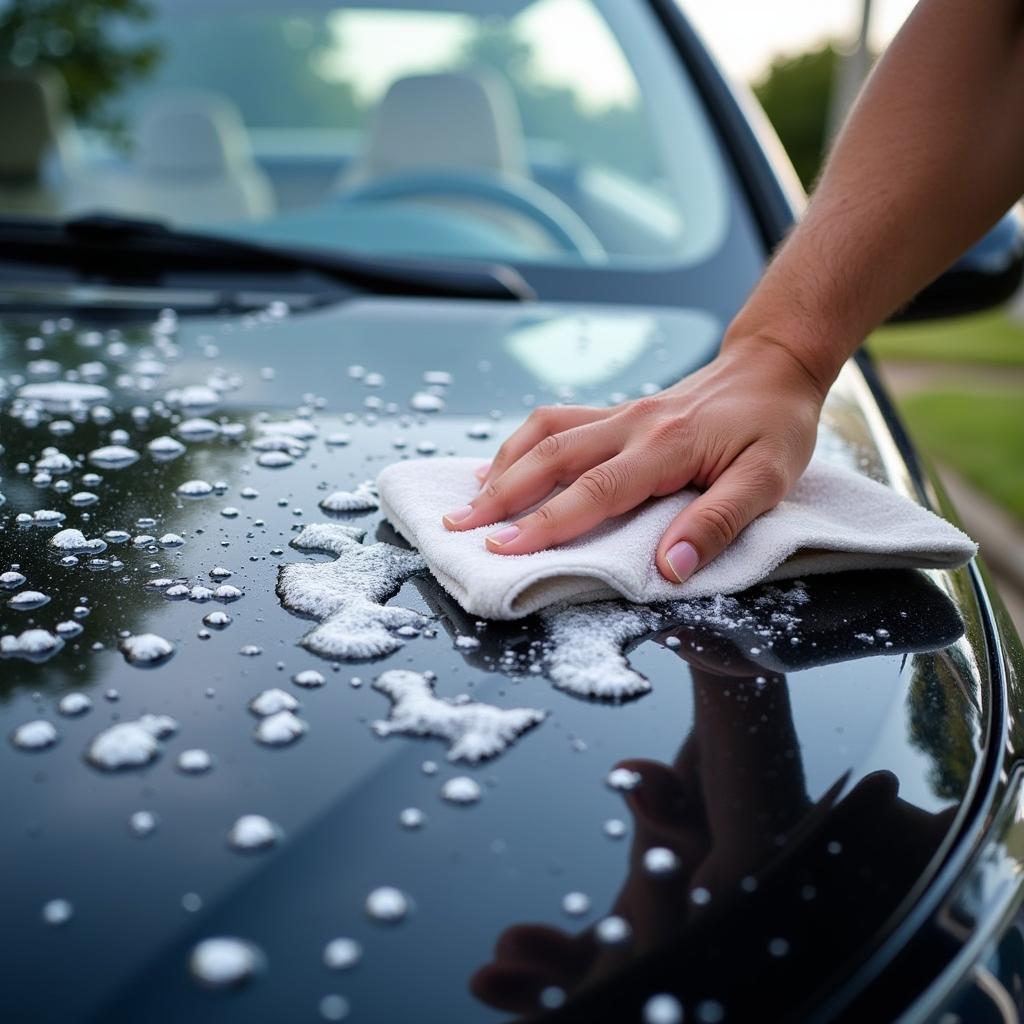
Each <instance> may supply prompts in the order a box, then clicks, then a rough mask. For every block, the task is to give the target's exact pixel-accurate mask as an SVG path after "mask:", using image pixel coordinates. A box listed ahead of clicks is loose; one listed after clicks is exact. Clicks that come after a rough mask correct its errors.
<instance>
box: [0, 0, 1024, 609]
mask: <svg viewBox="0 0 1024 1024" xmlns="http://www.w3.org/2000/svg"><path fill="white" fill-rule="evenodd" d="M682 2H683V7H684V9H685V10H686V12H687V13H688V15H689V16H690V18H691V20H692V21H693V23H694V24H695V26H696V27H697V29H698V31H699V32H700V33H701V34H702V35H703V36H704V37H705V39H706V40H707V42H708V43H709V45H710V48H711V50H712V52H713V53H714V54H716V55H717V57H718V59H719V61H720V62H721V63H722V64H723V65H724V67H725V68H726V70H727V71H728V72H729V73H730V74H731V76H732V77H733V78H734V79H735V80H736V81H739V82H745V83H748V84H749V85H750V86H751V87H752V88H753V91H754V93H755V95H756V96H757V98H758V100H759V101H760V103H761V104H762V106H763V107H764V109H765V111H766V113H767V115H768V117H769V119H770V120H771V122H772V123H773V124H774V126H775V128H776V130H777V132H778V134H779V136H780V138H781V141H782V143H783V145H784V147H785V148H786V150H787V152H788V154H789V156H790V159H791V160H792V162H793V165H794V167H795V169H796V171H797V174H798V175H799V177H800V178H801V180H802V181H803V183H804V185H805V186H806V187H808V188H810V187H811V185H812V184H813V182H814V179H815V176H816V175H817V173H818V171H819V168H820V166H821V163H822V159H823V155H824V153H825V152H826V150H827V146H828V142H829V139H830V137H831V136H832V135H833V133H834V132H835V130H836V128H837V126H838V125H839V124H841V122H842V119H843V116H844V114H845V113H846V111H847V109H848V107H849V105H850V102H851V101H852V99H853V97H854V96H855V95H856V92H857V89H858V88H859V86H860V84H861V83H862V81H863V80H864V78H865V76H866V75H867V74H868V72H869V71H870V68H871V65H872V63H873V61H874V60H875V59H876V58H877V56H878V54H880V53H881V52H882V51H883V50H884V48H885V46H886V44H887V43H888V41H889V40H890V39H891V38H892V36H893V35H894V34H895V32H896V31H898V29H899V27H900V25H901V24H902V22H903V21H904V20H905V18H906V17H907V16H908V15H909V14H910V12H911V10H912V8H913V0H828V2H827V3H819V4H808V3H806V2H805V0H774V2H773V3H771V4H764V3H755V2H752V0H682ZM321 6H322V7H323V9H324V13H322V14H321V15H319V16H317V17H312V16H305V15H303V16H299V15H297V14H295V13H294V10H293V9H292V8H290V7H289V6H288V5H281V4H277V5H267V4H260V3H253V4H238V3H234V2H227V0H225V2H223V3H217V4H214V5H211V4H209V3H197V2H195V0H177V2H176V3H174V4H167V3H162V2H160V0H0V137H2V138H5V139H9V138H14V137H16V138H18V139H19V140H20V144H19V145H18V146H6V147H5V148H4V151H2V152H0V211H3V212H7V211H13V212H27V213H44V214H51V213H52V214H71V213H75V212H80V211H83V210H88V209H94V208H96V207H97V206H101V207H111V208H114V209H116V210H118V211H119V212H125V213H132V214H138V215H143V216H166V217H169V218H170V219H172V220H175V221H179V222H184V223H188V222H189V221H190V220H191V221H192V222H193V223H199V224H202V225H203V226H209V221H210V219H211V217H213V218H214V219H216V217H221V218H227V219H229V220H232V221H233V222H236V223H239V224H241V223H246V224H248V225H249V226H250V228H251V231H250V234H252V233H254V232H255V231H257V230H262V226H263V225H265V224H268V223H270V222H275V223H277V222H280V223H292V224H297V223H300V222H299V221H298V220H293V221H290V222H289V221H287V218H285V219H284V220H282V218H281V217H279V216H277V217H276V221H275V216H276V215H280V214H282V213H288V214H289V215H291V213H292V212H293V211H296V212H297V213H301V211H302V210H304V209H313V208H314V207H313V205H312V200H313V199H315V198H317V197H322V195H323V194H326V192H327V190H329V189H332V188H333V189H337V188H339V187H353V186H356V187H357V186H358V183H359V181H360V180H363V179H365V176H366V174H367V172H368V171H369V170H372V168H369V167H367V166H366V162H365V160H364V161H363V165H360V163H359V153H360V152H361V151H363V150H365V148H366V140H367V139H369V140H370V143H371V144H372V142H373V138H372V132H371V124H372V117H373V114H374V111H376V110H378V109H379V108H380V107H381V106H382V104H383V102H384V100H385V99H386V98H387V96H388V92H389V89H390V88H391V86H393V85H394V84H395V83H396V82H398V81H399V80H404V81H413V80H415V76H416V75H428V76H429V75H431V74H434V75H435V77H443V74H446V73H449V72H452V71H454V72H458V71H460V69H463V68H465V67H473V68H477V67H484V68H488V67H489V68H492V69H495V70H497V71H499V72H500V77H501V78H502V79H503V80H504V81H505V82H506V83H508V85H509V86H511V92H510V93H509V96H510V98H511V100H512V101H513V102H514V104H515V105H516V107H517V108H518V115H517V116H518V117H519V118H521V121H522V126H523V133H522V134H523V136H524V137H526V138H527V141H528V142H529V143H531V146H532V148H531V146H528V149H529V152H528V153H527V157H528V158H529V160H530V161H531V164H532V165H533V166H534V167H535V168H541V169H543V168H545V167H546V168H548V170H549V171H550V173H551V175H552V176H553V178H552V180H555V177H557V174H558V173H559V170H558V168H559V166H560V163H559V161H560V160H562V157H563V156H564V153H565V152H568V153H571V155H572V157H573V159H574V160H575V161H577V163H579V164H581V165H584V166H590V167H593V168H595V169H598V170H599V172H600V173H601V174H602V175H604V176H605V179H606V180H607V182H610V183H611V185H612V186H613V187H615V188H618V189H619V193H618V194H619V195H620V196H624V197H626V198H629V200H630V201H629V203H628V204H626V205H631V206H632V207H633V208H641V207H643V208H646V209H647V210H648V211H650V212H651V217H650V218H649V219H650V220H651V221H652V222H653V221H655V220H656V221H659V222H661V223H664V224H670V223H672V222H673V220H674V219H677V218H676V214H677V213H678V211H676V210H673V208H672V206H671V203H669V202H668V196H669V193H668V190H667V189H663V188H662V178H663V177H664V175H663V168H662V167H661V165H660V163H659V157H658V153H657V151H656V147H654V146H653V145H652V143H651V138H650V136H649V132H648V130H647V127H646V125H645V122H644V119H643V116H642V112H641V100H642V97H640V96H639V93H638V87H637V83H636V80H635V79H634V78H633V76H632V74H631V73H630V68H629V65H628V62H625V61H624V60H623V57H622V53H621V52H620V50H619V49H618V47H617V45H616V41H615V39H614V37H612V36H611V35H610V34H609V33H608V31H607V27H606V26H605V25H604V23H603V22H602V21H601V19H600V18H599V17H597V16H596V14H595V12H594V10H592V9H591V5H590V4H588V3H584V2H583V0H544V2H539V3H534V4H533V5H532V6H531V7H530V9H529V10H527V11H526V12H525V13H524V14H522V15H521V16H520V17H517V18H515V19H511V20H509V19H501V18H493V17H489V16H480V17H472V16H470V15H467V14H466V13H461V14H460V13H452V12H451V11H447V10H444V9H443V5H439V8H438V9H437V10H421V11H414V12H409V11H402V10H398V9H395V7H396V5H391V4H389V3H382V4H380V5H378V6H379V9H374V5H373V4H368V3H365V2H364V3H360V4H353V5H345V4H343V3H341V2H339V3H338V4H336V5H329V4H328V5H321ZM397 6H398V7H400V6H401V5H397ZM426 6H427V7H429V5H426ZM603 6H604V7H607V6H608V5H606V4H605V5H603ZM486 7H487V4H482V5H481V11H484V9H485V8H486ZM484 13H486V12H484ZM200 15H201V16H200ZM226 38H230V40H231V46H230V47H228V48H226V47H225V39H226ZM570 42H571V45H569V43H570ZM226 55H227V56H226ZM439 72H440V73H442V74H441V75H440V76H438V73H439ZM282 82H288V83H289V88H287V89H282V88H281V87H280V84H281V83H282ZM186 88H187V90H189V91H188V92H187V94H186V93H181V94H178V93H176V92H175V90H182V89H186ZM172 95H173V96H176V97H177V98H176V99H175V100H174V101H173V102H171V101H169V100H168V97H170V96H172ZM499 99H500V97H499ZM283 126H287V127H286V128H285V127H283ZM407 128H408V126H407ZM443 128H444V126H443V125H439V126H435V128H433V129H432V131H442V130H443ZM536 139H540V140H542V141H543V143H544V144H543V145H538V144H533V143H532V141H531V140H536ZM545 146H546V147H547V148H545ZM559 147H560V148H561V151H563V152H560V150H559ZM321 153H322V154H329V159H328V158H327V157H325V159H324V160H322V161H319V163H318V158H319V154H321ZM345 153H350V154H354V155H353V156H352V157H351V160H350V161H349V162H348V163H344V166H343V170H342V172H341V174H339V171H338V167H339V164H338V154H345ZM256 155H258V157H259V159H258V160H257V159H256V158H255V156H256ZM385 155H386V154H385ZM300 158H301V159H300ZM514 158H515V156H514V154H513V156H512V157H509V159H514ZM346 159H347V158H346ZM539 173H540V172H539V171H538V174H539ZM182 183H184V185H183V184H182ZM631 183H632V184H631ZM637 183H642V184H643V185H644V186H646V187H647V194H646V195H644V194H642V193H641V191H640V190H639V189H637V188H636V185H637ZM630 188H632V189H633V190H634V191H633V192H632V193H630V192H628V191H623V189H630ZM211 211H215V213H214V214H211ZM684 213H685V211H684ZM307 223H308V221H307ZM353 230H355V228H354V227H353ZM379 234H380V229H379V226H378V225H374V229H373V231H372V232H370V233H369V236H368V237H369V238H373V237H377V236H378V235H379ZM253 236H254V237H255V235H253ZM369 244H370V242H369V240H368V241H367V245H369ZM674 244H675V243H674V241H673V240H672V239H671V238H669V239H666V240H664V241H661V240H659V239H658V238H657V237H656V236H655V235H654V234H651V233H648V235H646V236H644V239H643V241H642V242H637V243H636V244H634V245H633V248H632V249H630V248H629V246H627V245H625V244H624V247H623V250H622V252H621V253H613V254H612V255H613V256H614V257H615V258H620V257H621V259H622V260H623V261H627V262H628V261H629V260H635V259H640V258H642V259H652V258H659V257H661V258H667V257H668V256H672V255H677V256H678V255H680V253H681V252H682V250H678V251H677V250H676V249H673V248H672V246H673V245H674ZM868 345H869V347H870V350H871V352H872V353H873V354H874V355H875V356H876V357H877V359H878V360H879V361H880V362H881V364H882V366H883V371H884V375H885V377H886V379H887V381H888V383H889V385H890V387H891V389H892V391H893V393H894V394H895V396H896V397H897V400H898V402H899V404H900V406H901V408H902V409H903V412H904V413H905V416H906V420H907V422H908V423H909V425H910V429H911V432H912V433H913V434H914V436H915V437H916V439H917V440H918V442H919V444H920V445H921V446H922V448H923V450H924V451H925V452H926V453H928V454H929V455H930V457H931V458H932V459H934V460H935V462H936V463H937V465H938V467H939V469H940V471H941V473H942V475H943V477H944V479H945V480H946V482H947V486H948V488H949V490H950V491H951V492H952V495H953V498H954V501H955V503H956V504H957V506H958V507H959V509H960V511H961V514H962V515H963V517H964V519H965V521H966V522H967V524H968V527H969V528H970V529H971V530H972V532H973V533H974V534H975V536H976V537H977V538H978V539H979V540H980V541H981V542H982V544H983V547H984V548H985V552H986V556H987V558H988V560H989V562H990V564H992V565H993V566H994V567H995V568H996V569H997V571H998V572H999V574H1000V582H1001V589H1002V591H1003V593H1004V594H1005V595H1006V598H1007V600H1008V603H1009V604H1010V605H1011V606H1012V609H1013V610H1014V612H1015V613H1016V616H1017V618H1018V621H1019V622H1024V599H1022V597H1021V595H1022V594H1024V414H1022V409H1024V402H1022V390H1024V300H1022V301H1015V302H1012V303H1011V304H1010V305H1009V307H1008V308H1006V309H1003V310H1000V311H998V312H991V313H986V314H984V315H979V316H972V317H966V318H960V319H956V320H950V321H945V322H938V323H936V322H928V323H924V324H921V325H908V326H899V327H887V328H884V329H882V330H880V331H878V332H877V333H876V334H875V335H874V336H873V337H872V338H871V339H869V341H868Z"/></svg>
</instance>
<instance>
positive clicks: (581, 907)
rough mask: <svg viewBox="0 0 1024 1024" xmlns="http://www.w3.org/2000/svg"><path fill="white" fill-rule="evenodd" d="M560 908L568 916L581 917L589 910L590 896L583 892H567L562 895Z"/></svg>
mask: <svg viewBox="0 0 1024 1024" xmlns="http://www.w3.org/2000/svg"><path fill="white" fill-rule="evenodd" d="M562 910H564V911H565V912H566V913H567V914H568V915H569V916H570V917H582V916H583V915H584V914H586V913H588V912H589V911H590V897H589V896H588V895H587V894H586V893H583V892H567V893H566V894H565V895H564V896H563V897H562Z"/></svg>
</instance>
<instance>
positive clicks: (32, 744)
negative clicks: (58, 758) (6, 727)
mask: <svg viewBox="0 0 1024 1024" xmlns="http://www.w3.org/2000/svg"><path fill="white" fill-rule="evenodd" d="M59 739H60V733H58V732H57V727H56V726H55V725H54V724H53V723H52V722H47V721H46V720H45V719H42V718H37V719H35V720H34V721H32V722H25V724H24V725H19V726H18V728H17V729H15V730H14V732H13V733H11V743H13V744H14V746H16V747H17V748H18V749H19V750H46V749H47V747H52V746H53V745H54V744H55V743H56V742H57V740H59Z"/></svg>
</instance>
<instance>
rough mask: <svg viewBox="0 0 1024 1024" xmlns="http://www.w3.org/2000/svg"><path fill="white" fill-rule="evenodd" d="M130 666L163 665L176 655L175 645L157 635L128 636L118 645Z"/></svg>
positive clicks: (148, 666)
mask: <svg viewBox="0 0 1024 1024" xmlns="http://www.w3.org/2000/svg"><path fill="white" fill-rule="evenodd" d="M117 646H118V647H119V648H120V650H121V653H122V654H123V655H124V660H125V661H127V662H128V664H129V665H135V666H137V667H142V668H150V667H153V666H156V665H162V664H163V663H164V662H165V661H167V660H168V659H170V658H171V657H172V655H173V654H174V644H172V643H171V642H170V640H165V639H164V638H163V637H162V636H158V635H157V634H156V633H139V634H136V635H133V636H126V637H123V638H122V639H121V641H120V642H119V643H118V645H117Z"/></svg>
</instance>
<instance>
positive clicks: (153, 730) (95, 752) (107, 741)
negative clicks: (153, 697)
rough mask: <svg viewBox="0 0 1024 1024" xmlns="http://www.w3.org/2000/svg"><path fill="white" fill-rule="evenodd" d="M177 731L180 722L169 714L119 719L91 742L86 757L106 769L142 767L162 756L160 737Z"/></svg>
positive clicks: (97, 766) (163, 737)
mask: <svg viewBox="0 0 1024 1024" xmlns="http://www.w3.org/2000/svg"><path fill="white" fill-rule="evenodd" d="M177 731H178V723H177V722H176V721H175V720H174V719H173V718H170V717H169V716H167V715H143V716H142V717H141V718H139V719H138V720H137V721H134V722H118V723H117V724H116V725H112V726H110V727H109V728H107V729H104V730H103V732H101V733H100V734H99V735H98V736H97V737H96V738H95V739H94V740H93V741H92V743H91V744H89V749H88V750H87V751H86V755H85V757H86V760H87V761H88V762H89V763H90V764H92V765H94V766H95V767H96V768H101V769H102V770H103V771H120V770H121V769H124V768H141V767H142V766H143V765H147V764H150V763H151V762H152V761H155V760H156V759H157V758H158V757H159V756H160V750H161V746H160V740H162V739H166V737H168V736H171V735H173V734H174V733H175V732H177Z"/></svg>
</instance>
